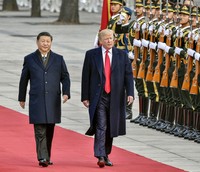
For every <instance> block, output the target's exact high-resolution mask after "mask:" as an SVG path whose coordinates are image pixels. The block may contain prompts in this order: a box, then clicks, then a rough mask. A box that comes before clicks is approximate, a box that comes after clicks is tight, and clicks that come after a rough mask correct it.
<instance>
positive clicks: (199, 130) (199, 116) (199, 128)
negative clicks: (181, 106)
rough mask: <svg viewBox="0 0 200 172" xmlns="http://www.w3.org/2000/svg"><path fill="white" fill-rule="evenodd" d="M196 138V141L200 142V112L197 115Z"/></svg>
mask: <svg viewBox="0 0 200 172" xmlns="http://www.w3.org/2000/svg"><path fill="white" fill-rule="evenodd" d="M196 134H197V135H196V138H195V140H194V141H195V142H197V143H200V112H197V116H196Z"/></svg>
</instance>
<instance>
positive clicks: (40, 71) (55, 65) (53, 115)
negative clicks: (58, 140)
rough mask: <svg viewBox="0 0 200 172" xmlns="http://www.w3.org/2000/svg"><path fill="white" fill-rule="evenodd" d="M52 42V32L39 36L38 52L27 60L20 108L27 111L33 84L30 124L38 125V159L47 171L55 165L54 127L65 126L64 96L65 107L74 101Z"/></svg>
mask: <svg viewBox="0 0 200 172" xmlns="http://www.w3.org/2000/svg"><path fill="white" fill-rule="evenodd" d="M52 39H53V38H52V36H51V35H50V34H49V33H48V32H41V33H40V34H39V35H38V36H37V46H38V49H37V50H36V51H35V52H33V53H31V54H29V55H27V56H26V57H25V58H24V64H23V69H22V73H21V78H20V83H19V95H18V101H19V103H20V106H21V107H22V108H25V101H26V93H27V86H28V82H29V81H30V91H29V121H30V123H31V124H34V132H35V141H36V150H37V159H38V161H39V165H41V166H43V167H47V166H48V165H52V162H51V161H50V157H51V145H52V140H53V134H54V126H55V124H56V123H60V122H61V92H62V95H63V103H65V102H66V101H67V100H68V99H69V98H70V77H69V73H68V70H67V66H66V64H65V61H64V59H63V56H61V55H58V54H56V53H54V52H52V51H51V44H52ZM61 86H62V89H61Z"/></svg>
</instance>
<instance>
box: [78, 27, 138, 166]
mask: <svg viewBox="0 0 200 172" xmlns="http://www.w3.org/2000/svg"><path fill="white" fill-rule="evenodd" d="M113 35H114V34H113V31H112V30H110V29H105V30H102V31H101V32H100V33H99V41H100V42H101V44H102V46H100V47H98V48H95V49H92V50H89V51H87V52H86V55H85V61H84V65H83V70H82V95H81V96H82V97H81V101H82V102H83V104H84V105H85V106H86V107H88V108H89V116H90V128H89V130H88V131H87V132H86V134H87V135H93V134H95V141H94V155H95V157H97V158H98V163H97V164H98V165H99V167H104V165H108V166H112V165H113V164H112V162H110V160H109V159H108V155H109V154H110V153H111V149H112V141H113V137H117V136H119V135H125V134H126V125H125V124H126V122H125V107H126V101H125V91H126V94H127V101H128V102H129V103H132V102H133V97H134V92H133V90H134V89H133V87H134V86H133V76H132V68H131V62H130V60H129V58H128V56H127V53H125V52H124V51H123V50H120V49H117V48H115V47H113V45H114V36H113ZM106 52H108V56H109V60H110V64H111V65H110V80H109V79H107V77H106V76H107V74H106V73H107V72H106V70H104V68H106V67H105V66H106V64H105V63H106ZM106 82H109V83H110V88H109V91H107V90H106Z"/></svg>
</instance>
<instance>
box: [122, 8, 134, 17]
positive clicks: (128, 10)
mask: <svg viewBox="0 0 200 172" xmlns="http://www.w3.org/2000/svg"><path fill="white" fill-rule="evenodd" d="M122 12H124V13H126V14H128V15H129V16H132V10H131V9H130V8H128V7H124V8H123V9H122Z"/></svg>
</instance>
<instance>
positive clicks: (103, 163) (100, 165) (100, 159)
mask: <svg viewBox="0 0 200 172" xmlns="http://www.w3.org/2000/svg"><path fill="white" fill-rule="evenodd" d="M97 165H98V166H99V167H100V168H103V167H104V166H105V160H104V157H99V160H98V162H97Z"/></svg>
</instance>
